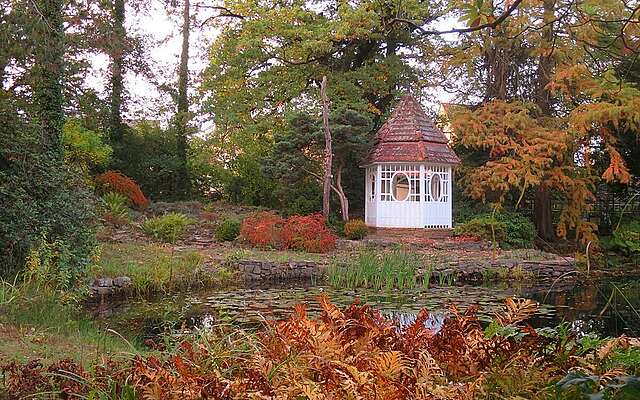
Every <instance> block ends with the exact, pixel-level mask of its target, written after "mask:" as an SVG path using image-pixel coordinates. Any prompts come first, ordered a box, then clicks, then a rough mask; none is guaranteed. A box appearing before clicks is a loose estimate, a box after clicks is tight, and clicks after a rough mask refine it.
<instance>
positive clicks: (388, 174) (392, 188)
mask: <svg viewBox="0 0 640 400" xmlns="http://www.w3.org/2000/svg"><path fill="white" fill-rule="evenodd" d="M452 178H453V177H452V170H451V167H450V166H448V165H433V164H399V163H398V164H396V163H387V164H377V165H373V166H369V167H367V168H366V179H365V185H366V188H365V194H366V200H365V221H366V223H367V225H369V226H375V227H386V228H431V229H439V228H440V229H441V228H451V226H452V216H451V213H452V202H453V199H452V188H451V181H452ZM406 182H408V184H409V190H408V192H407V190H406ZM396 195H398V197H403V196H406V198H404V199H403V198H400V199H398V198H396Z"/></svg>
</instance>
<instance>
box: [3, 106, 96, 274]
mask: <svg viewBox="0 0 640 400" xmlns="http://www.w3.org/2000/svg"><path fill="white" fill-rule="evenodd" d="M23 115H24V113H22V112H19V111H18V109H17V108H14V107H13V104H12V103H11V102H9V101H6V99H5V98H2V99H0V276H1V277H6V278H8V279H13V276H14V275H15V273H17V272H20V271H21V270H22V268H23V267H24V265H25V260H26V258H27V256H28V255H29V254H30V252H31V251H32V250H33V249H35V248H37V247H38V246H39V244H40V243H41V241H42V240H43V238H46V240H48V241H50V242H60V241H63V242H64V244H65V245H66V246H67V249H68V252H69V258H68V263H69V265H68V268H70V269H73V270H74V272H73V275H74V276H75V275H77V276H80V275H81V274H82V271H83V270H84V268H85V266H86V265H87V264H88V262H89V255H90V253H91V251H92V249H93V248H94V247H95V243H96V242H95V227H96V219H95V204H94V197H93V195H92V193H91V191H89V190H88V188H87V184H86V181H85V179H84V177H83V176H82V174H80V173H78V172H77V171H76V169H75V168H70V167H69V166H68V165H65V164H64V163H63V162H62V159H61V158H62V157H59V158H58V157H53V156H52V154H50V153H48V152H43V147H42V142H41V140H42V138H43V137H44V135H43V129H42V127H40V126H37V125H35V124H31V123H29V122H28V121H27V120H26V119H24V118H23Z"/></svg>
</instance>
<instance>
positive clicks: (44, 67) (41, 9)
mask: <svg viewBox="0 0 640 400" xmlns="http://www.w3.org/2000/svg"><path fill="white" fill-rule="evenodd" d="M31 4H32V5H31V11H32V12H33V18H34V21H37V23H36V24H35V28H34V30H35V33H36V40H35V43H36V45H35V48H34V56H35V60H34V61H35V62H34V66H33V78H34V81H33V99H34V105H35V112H36V115H37V116H38V119H39V120H40V124H41V126H42V136H41V143H42V147H43V151H44V152H45V153H46V154H47V156H48V157H50V158H51V159H52V160H53V161H54V162H62V152H63V149H62V127H63V125H64V110H63V102H64V96H63V94H62V85H63V78H64V76H63V71H64V61H63V60H64V25H63V19H62V0H37V1H34V2H32V3H31Z"/></svg>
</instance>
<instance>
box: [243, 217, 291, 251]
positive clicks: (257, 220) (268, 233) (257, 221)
mask: <svg viewBox="0 0 640 400" xmlns="http://www.w3.org/2000/svg"><path fill="white" fill-rule="evenodd" d="M284 222H285V221H284V219H283V218H282V217H281V216H279V215H278V214H276V213H274V212H268V211H262V212H257V213H253V214H251V215H248V216H246V217H245V218H244V219H243V220H242V224H241V225H240V236H241V237H242V238H243V239H244V240H246V241H248V242H249V243H251V244H253V245H254V246H259V247H274V248H275V247H278V245H279V241H280V232H281V231H282V226H283V225H284Z"/></svg>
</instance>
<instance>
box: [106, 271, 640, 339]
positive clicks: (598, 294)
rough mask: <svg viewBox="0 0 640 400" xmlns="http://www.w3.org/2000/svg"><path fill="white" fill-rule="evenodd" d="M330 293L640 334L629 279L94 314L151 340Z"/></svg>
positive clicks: (123, 308)
mask: <svg viewBox="0 0 640 400" xmlns="http://www.w3.org/2000/svg"><path fill="white" fill-rule="evenodd" d="M321 293H327V294H328V295H329V297H330V299H331V301H332V302H334V303H335V304H337V305H339V306H346V305H349V304H351V303H352V302H353V300H354V299H356V298H358V299H360V301H361V302H363V303H367V304H370V305H371V306H373V307H375V308H376V309H378V310H380V311H381V312H382V313H383V314H385V315H387V316H389V317H391V318H396V319H397V320H398V321H399V323H401V324H403V323H406V322H410V321H411V320H412V319H413V318H415V315H416V314H417V313H418V312H419V311H420V310H421V309H422V308H427V309H428V310H430V311H432V313H433V315H434V318H433V320H432V322H433V323H435V324H437V323H438V321H440V320H441V319H442V316H443V315H444V314H443V313H444V312H445V310H446V309H447V308H448V305H450V304H452V303H453V304H456V305H457V306H458V307H459V308H460V309H465V308H466V307H468V306H470V305H473V304H477V305H479V306H480V311H479V313H478V315H479V317H480V319H481V320H482V321H485V322H486V321H489V320H490V319H491V317H492V315H493V314H494V313H495V312H497V311H499V310H500V309H501V307H502V305H503V302H504V299H506V298H507V297H523V298H530V299H534V300H536V301H538V302H539V303H540V311H539V313H538V315H537V316H536V317H534V318H533V319H532V320H530V321H529V322H530V323H531V324H532V325H533V326H534V327H544V326H556V325H558V324H559V323H562V322H568V323H570V324H571V326H572V328H573V329H574V330H575V331H576V332H577V333H588V332H594V333H598V334H600V335H604V336H613V335H616V336H617V335H621V334H626V335H629V336H640V278H638V277H628V278H620V279H615V280H599V281H597V282H589V283H565V284H563V285H560V286H559V285H556V286H555V287H554V288H552V289H551V290H549V287H548V286H547V287H523V286H517V285H506V284H505V285H492V286H451V287H438V286H435V287H433V286H432V287H429V288H428V289H423V288H420V289H416V290H404V291H374V290H367V289H357V290H340V289H335V288H330V287H326V286H318V285H305V284H296V285H289V286H270V287H256V288H226V289H224V290H222V289H220V290H206V291H195V292H190V293H185V294H181V295H176V296H174V297H171V298H166V297H164V298H162V299H158V300H157V301H153V300H137V301H132V300H131V299H129V301H127V302H123V303H120V304H108V305H104V304H103V305H101V306H99V307H98V308H97V309H95V310H94V312H96V314H97V315H98V316H99V317H98V318H99V319H101V320H102V321H103V322H105V323H106V324H108V325H110V326H111V327H113V328H115V329H121V330H130V331H133V332H138V333H142V335H144V336H146V335H153V334H154V333H157V332H158V331H159V330H161V329H163V328H165V327H166V326H167V325H171V324H173V326H174V327H175V326H177V325H184V326H190V327H193V326H205V327H206V326H209V325H213V324H216V323H220V322H224V323H232V324H237V325H240V326H244V327H252V326H253V327H255V326H259V325H260V324H261V323H262V321H264V320H265V319H280V318H286V317H288V316H289V315H290V313H291V310H292V308H293V306H294V305H295V304H297V303H305V304H306V305H307V309H308V310H309V312H310V314H311V315H317V314H318V313H319V305H318V301H317V298H318V295H319V294H321Z"/></svg>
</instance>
